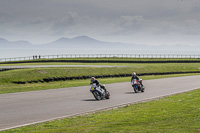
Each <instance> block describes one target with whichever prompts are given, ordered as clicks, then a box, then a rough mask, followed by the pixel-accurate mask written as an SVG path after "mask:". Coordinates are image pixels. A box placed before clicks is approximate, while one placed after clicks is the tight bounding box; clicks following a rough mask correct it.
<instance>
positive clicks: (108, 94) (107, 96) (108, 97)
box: [105, 91, 110, 99]
mask: <svg viewBox="0 0 200 133" xmlns="http://www.w3.org/2000/svg"><path fill="white" fill-rule="evenodd" d="M105 98H106V99H110V93H109V92H108V91H107V92H106V96H105Z"/></svg>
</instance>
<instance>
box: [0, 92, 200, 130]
mask: <svg viewBox="0 0 200 133" xmlns="http://www.w3.org/2000/svg"><path fill="white" fill-rule="evenodd" d="M199 101H200V89H198V90H194V91H190V92H187V93H182V94H176V95H173V96H168V97H164V98H160V99H156V100H153V101H150V102H145V103H137V104H133V105H128V106H125V107H122V108H118V109H113V110H109V111H100V112H96V113H93V114H89V115H84V116H75V117H71V118H66V119H61V120H54V121H50V122H45V123H40V124H34V125H30V126H26V127H21V128H16V129H12V130H7V131H3V132H2V133H27V132H29V133H135V132H139V133H199V132H200V121H199V120H200V115H199V114H200V106H199V105H200V104H199Z"/></svg>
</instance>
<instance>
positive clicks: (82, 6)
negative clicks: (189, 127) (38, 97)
mask: <svg viewBox="0 0 200 133" xmlns="http://www.w3.org/2000/svg"><path fill="white" fill-rule="evenodd" d="M199 5H200V2H199V1H198V0H167V1H163V0H151V1H150V0H101V1H99V0H67V1H66V0H0V30H1V33H0V34H1V35H2V36H3V37H8V38H11V36H9V35H11V34H12V39H17V38H19V39H23V36H29V37H28V38H32V39H31V40H33V41H34V40H42V38H48V36H51V37H52V36H53V37H54V38H58V37H61V36H68V35H69V36H70V35H71V36H76V35H81V34H83V35H89V36H90V35H94V36H96V38H97V39H98V37H100V38H103V37H105V38H109V37H110V38H114V37H113V36H115V35H117V36H118V37H116V38H120V37H121V38H123V36H124V35H127V34H128V35H130V36H131V35H141V36H142V35H145V34H149V35H159V34H164V35H170V34H179V35H187V34H191V35H192V34H196V35H198V34H200V31H199V29H200V25H199V23H200V6H199ZM2 31H3V33H2ZM5 33H6V35H5ZM33 36H34V37H38V38H40V39H35V38H33ZM0 37H1V36H0ZM130 39H131V38H130ZM28 41H30V40H28ZM44 41H45V40H44ZM46 41H48V40H46ZM111 41H112V40H111ZM133 41H134V40H133Z"/></svg>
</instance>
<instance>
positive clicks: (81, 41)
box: [0, 36, 199, 49]
mask: <svg viewBox="0 0 200 133" xmlns="http://www.w3.org/2000/svg"><path fill="white" fill-rule="evenodd" d="M0 47H1V48H19V49H20V48H67V49H70V48H79V49H87V48H90V49H92V48H99V49H100V48H102V49H105V48H106V49H188V48H189V49H196V48H199V47H198V46H187V45H173V46H167V45H160V46H151V45H145V44H129V43H118V42H104V41H99V40H96V39H93V38H90V37H88V36H78V37H75V38H65V37H62V38H60V39H58V40H55V41H53V42H50V43H45V44H37V45H34V44H31V43H30V42H28V41H23V40H21V41H8V40H6V39H3V38H0Z"/></svg>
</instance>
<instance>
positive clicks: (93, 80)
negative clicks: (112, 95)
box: [90, 77, 107, 92]
mask: <svg viewBox="0 0 200 133" xmlns="http://www.w3.org/2000/svg"><path fill="white" fill-rule="evenodd" d="M90 81H91V83H90V84H93V83H95V84H96V86H98V87H99V86H100V87H101V88H102V89H104V90H105V92H107V91H106V88H105V86H103V85H101V84H100V82H99V81H98V80H96V79H95V77H92V78H91V80H90Z"/></svg>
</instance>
